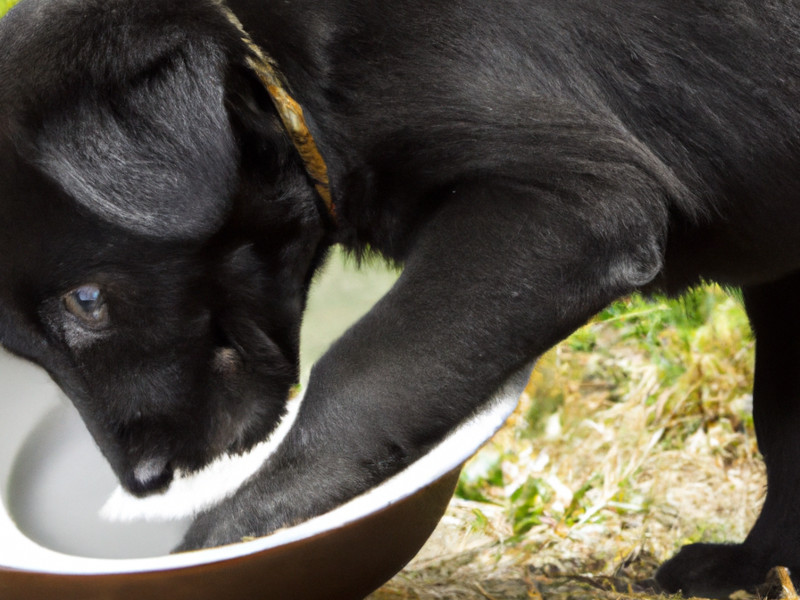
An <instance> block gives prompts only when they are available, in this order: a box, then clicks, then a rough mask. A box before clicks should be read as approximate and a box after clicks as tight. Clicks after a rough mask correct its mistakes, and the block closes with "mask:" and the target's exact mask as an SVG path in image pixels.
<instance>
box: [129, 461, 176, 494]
mask: <svg viewBox="0 0 800 600" xmlns="http://www.w3.org/2000/svg"><path fill="white" fill-rule="evenodd" d="M126 479H127V481H126V485H125V487H126V488H128V491H129V492H131V493H132V494H133V495H134V496H146V495H147V494H152V493H154V492H160V491H163V490H165V489H166V488H167V486H169V484H170V482H172V468H171V467H170V464H169V460H168V459H167V458H166V457H163V456H156V457H148V458H143V459H142V460H140V461H139V462H138V463H137V464H136V466H134V467H133V469H132V470H131V472H130V475H129V476H128V477H127V478H126Z"/></svg>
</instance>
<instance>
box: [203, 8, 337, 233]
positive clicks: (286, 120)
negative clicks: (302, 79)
mask: <svg viewBox="0 0 800 600" xmlns="http://www.w3.org/2000/svg"><path fill="white" fill-rule="evenodd" d="M219 7H220V9H221V10H222V12H223V14H224V15H225V17H226V18H227V19H228V21H230V23H231V24H232V25H234V26H235V27H236V29H238V30H239V32H240V34H241V36H242V41H243V42H244V43H245V44H246V45H247V47H248V48H249V49H250V52H251V55H250V56H248V57H247V63H248V66H249V67H250V68H251V69H252V70H253V72H254V73H255V74H256V75H257V76H258V78H259V80H260V81H261V83H262V84H263V85H264V88H265V89H266V90H267V93H268V94H269V96H270V98H272V102H273V104H274V105H275V108H276V110H277V111H278V115H280V118H281V121H282V122H283V126H284V128H285V129H286V132H287V133H288V134H289V138H290V139H291V140H292V143H293V144H294V147H295V148H296V149H297V152H298V153H299V154H300V158H301V159H302V160H303V164H304V165H305V168H306V172H307V173H308V175H309V177H311V179H312V181H313V182H314V187H315V189H316V190H317V193H318V194H319V196H320V198H322V201H323V203H324V204H325V208H326V209H327V210H328V214H329V215H330V218H331V220H332V221H333V223H334V224H336V222H337V218H336V207H335V206H334V204H333V198H332V197H331V187H330V180H329V179H328V166H327V165H326V164H325V159H323V158H322V154H321V153H320V151H319V148H318V147H317V143H316V142H315V141H314V136H312V135H311V131H310V130H309V128H308V124H307V123H306V119H305V117H304V116H303V109H302V107H301V106H300V105H299V104H298V103H297V101H296V100H295V99H294V98H292V96H291V95H290V94H289V92H287V91H286V85H285V83H284V80H283V78H282V77H281V76H280V74H279V72H278V69H277V65H276V64H275V61H273V60H272V59H271V58H270V57H268V56H267V55H266V54H264V52H263V51H262V50H261V48H259V47H258V45H257V44H256V43H255V42H254V41H253V39H252V38H251V37H250V36H249V35H248V33H247V32H246V31H245V29H244V26H243V25H242V23H241V21H239V19H238V17H237V16H236V15H235V14H233V12H231V10H230V9H229V8H228V7H227V6H225V5H224V4H222V3H221V2H220V3H219Z"/></svg>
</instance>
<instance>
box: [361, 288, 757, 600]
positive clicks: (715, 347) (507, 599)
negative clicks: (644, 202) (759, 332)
mask: <svg viewBox="0 0 800 600" xmlns="http://www.w3.org/2000/svg"><path fill="white" fill-rule="evenodd" d="M687 304H689V306H688V309H689V313H690V316H689V317H688V318H684V317H682V316H680V314H681V313H680V312H679V309H681V308H682V307H681V306H678V305H676V304H675V303H668V302H667V301H664V300H662V301H659V302H656V303H654V304H648V303H645V302H644V301H642V300H641V299H636V298H635V299H632V300H630V301H628V302H627V303H626V304H624V305H617V306H615V307H613V308H612V309H611V310H609V311H606V313H604V314H603V315H601V316H600V317H599V319H598V321H596V322H593V323H592V324H590V325H588V326H587V327H585V328H583V329H582V330H581V331H579V332H578V333H577V334H576V335H575V336H573V337H572V338H570V340H567V341H566V342H564V343H562V344H561V345H559V346H558V347H557V348H555V349H554V350H553V351H551V352H550V353H549V354H548V355H546V356H545V357H544V358H543V359H542V360H541V361H540V363H539V366H538V367H537V370H536V371H535V373H534V375H533V377H532V379H531V383H530V385H529V387H528V390H527V392H526V394H525V396H524V397H523V398H522V401H521V402H520V406H519V408H518V410H517V411H516V413H515V415H514V416H513V417H512V418H511V419H510V421H509V423H508V424H507V425H506V427H505V428H504V429H503V430H502V431H501V432H500V433H499V434H498V435H497V436H496V437H495V438H494V439H493V440H492V442H491V443H490V444H488V445H487V446H486V447H485V448H484V449H483V450H482V451H481V452H480V453H479V454H478V455H477V456H476V457H475V458H474V459H473V460H472V461H471V462H470V463H468V465H467V466H466V468H465V469H464V473H463V475H462V481H461V484H460V489H459V494H460V497H456V498H455V499H454V500H453V501H452V503H451V506H450V508H449V510H448V512H447V515H446V516H445V518H444V519H443V520H442V523H441V524H440V526H439V528H438V529H437V531H436V533H435V534H434V536H433V537H432V538H431V540H430V542H429V543H428V545H427V546H426V547H425V548H424V549H423V551H422V552H421V553H420V555H419V556H418V557H417V558H416V559H415V560H414V561H413V562H412V563H411V564H410V565H409V567H408V568H407V569H406V570H404V571H403V572H402V573H401V574H399V575H398V576H397V577H395V578H394V579H393V580H392V581H391V582H389V583H388V584H387V585H386V586H384V587H383V588H382V589H381V590H379V591H378V592H376V593H375V594H373V596H371V599H372V600H400V599H424V600H433V599H454V600H455V599H458V600H471V599H476V600H477V599H481V600H485V599H498V600H499V599H504V600H515V599H517V598H520V599H522V598H526V599H527V598H550V599H554V600H555V599H559V600H560V599H567V598H609V599H611V598H614V599H618V598H653V597H655V596H652V595H648V594H647V593H646V592H643V591H641V590H642V588H641V587H640V585H639V583H640V582H641V581H642V580H645V579H647V578H648V577H651V576H652V574H653V572H654V570H655V568H656V566H657V565H658V563H660V562H661V561H663V560H665V559H666V558H668V557H669V556H670V555H672V554H673V553H674V552H675V551H676V550H677V549H678V548H679V547H680V546H681V545H683V544H686V543H690V542H696V541H724V540H731V541H733V540H741V539H742V538H743V537H744V535H745V534H746V533H747V531H748V529H749V527H750V525H751V524H752V522H753V520H754V519H755V517H756V516H757V513H758V509H759V507H760V504H761V500H762V494H763V489H764V474H763V467H762V464H761V462H760V459H759V457H758V453H757V449H756V443H755V435H754V433H753V429H752V416H751V411H750V404H751V400H750V399H751V396H750V389H751V384H752V374H753V373H752V371H753V367H752V365H753V341H752V338H751V335H750V332H749V329H748V327H747V322H746V317H745V316H744V313H743V310H742V308H741V306H740V305H739V303H738V302H737V301H736V300H735V299H733V298H729V297H727V296H726V295H725V294H723V293H722V292H721V291H720V290H718V289H714V288H710V289H705V290H701V291H699V292H697V293H696V294H695V295H694V296H693V297H692V298H690V300H689V301H688V303H687ZM712 305H713V307H714V310H709V308H710V307H711V306H712ZM740 597H747V596H746V595H741V594H740Z"/></svg>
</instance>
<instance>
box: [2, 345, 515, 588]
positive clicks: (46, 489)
mask: <svg viewBox="0 0 800 600" xmlns="http://www.w3.org/2000/svg"><path fill="white" fill-rule="evenodd" d="M527 375H528V370H525V371H523V372H520V373H519V374H518V375H517V376H515V377H513V378H512V379H511V380H510V381H509V382H508V383H507V384H506V386H505V387H504V388H503V390H501V391H500V392H498V394H497V396H496V398H495V399H494V400H493V401H492V402H491V403H489V404H488V405H487V407H486V408H485V409H484V410H483V411H482V412H481V413H480V414H478V415H477V416H476V417H475V418H474V419H472V420H471V421H470V422H468V423H466V424H464V425H463V426H461V427H460V428H459V429H458V430H456V431H454V432H453V433H452V434H451V435H450V436H449V437H448V438H447V439H446V440H444V441H443V442H442V443H441V444H440V445H439V446H437V447H436V448H434V449H433V450H432V451H431V452H430V453H428V454H427V455H426V456H424V457H423V458H422V459H420V460H419V461H417V462H416V463H414V464H413V465H411V466H410V467H409V468H408V469H406V470H405V471H403V472H402V473H400V474H398V475H397V476H395V477H394V478H392V479H390V480H388V481H386V482H384V483H383V484H381V485H380V486H377V487H376V488H374V489H373V490H371V491H369V492H368V493H366V494H364V495H362V496H359V497H358V498H355V499H354V500H351V501H350V502H348V503H347V504H345V505H343V506H341V507H339V508H337V509H335V510H333V511H331V512H329V513H327V514H325V515H322V516H320V517H316V518H314V519H311V520H309V521H307V522H305V523H302V524H300V525H297V526H295V527H291V528H288V529H283V530H281V531H278V532H276V533H275V534H272V535H270V536H267V537H264V538H259V539H257V540H253V541H250V542H244V543H241V544H233V545H230V546H224V547H221V548H213V549H209V550H203V551H200V552H192V553H185V554H176V555H170V554H168V552H169V550H170V549H171V548H172V547H174V546H175V545H176V544H177V543H178V541H180V538H181V535H182V533H183V531H185V528H186V527H187V526H188V521H187V520H186V519H184V520H182V521H176V522H167V523H165V522H158V523H152V522H141V521H137V522H133V523H114V522H109V521H107V520H104V519H102V518H100V517H99V515H98V512H99V509H100V507H101V506H102V505H103V503H104V502H105V501H106V499H107V498H108V496H109V494H110V493H111V492H112V490H113V489H114V488H115V487H116V480H115V478H114V476H113V474H112V473H111V469H110V468H109V467H108V465H107V464H106V463H105V460H104V459H103V457H102V456H101V454H100V452H99V450H98V449H97V448H96V446H95V445H94V443H93V441H92V439H91V437H90V436H89V433H88V432H87V431H86V429H85V427H84V426H83V423H82V422H81V421H80V419H79V417H78V416H77V413H76V412H75V411H74V409H73V408H72V407H71V406H70V405H68V404H67V403H66V401H65V400H62V399H61V395H60V392H59V391H58V389H57V388H56V386H55V385H54V384H52V383H51V382H50V380H49V378H48V377H47V376H46V375H45V374H44V373H43V372H41V371H40V370H39V369H37V368H35V367H33V366H31V365H29V364H28V363H26V362H24V361H21V360H19V359H16V358H14V357H11V356H9V355H8V354H6V353H4V352H3V351H2V350H0V500H1V501H2V502H0V567H6V568H15V569H22V570H28V571H36V572H50V573H74V574H101V573H128V572H140V571H152V570H163V569H172V568H180V567H185V566H191V565H196V564H203V563H210V562H217V561H220V560H226V559H229V558H234V557H238V556H243V555H247V554H250V553H253V552H258V551H260V550H265V549H267V548H273V547H277V546H280V545H282V544H286V543H289V542H292V541H296V540H300V539H304V538H307V537H311V536H313V535H315V534H318V533H321V532H323V531H328V530H332V529H335V528H337V527H341V526H342V525H344V524H346V523H349V522H352V521H355V520H358V519H359V518H362V517H363V516H365V515H367V514H370V513H372V512H374V511H377V510H379V509H381V508H384V507H386V506H388V505H390V504H392V503H393V502H395V501H397V500H399V499H400V498H404V497H407V496H408V495H410V494H412V493H413V492H414V491H416V490H419V489H420V488H422V487H424V486H425V485H427V484H429V483H431V482H432V481H435V480H437V479H438V478H440V477H442V476H443V475H445V474H447V473H449V472H450V471H452V470H453V469H454V468H457V467H458V466H460V465H461V464H462V463H463V462H464V461H465V460H467V459H468V458H469V457H470V456H471V455H472V454H473V453H474V452H475V451H476V450H477V449H478V448H479V447H480V446H481V445H482V444H483V443H484V442H485V441H486V440H487V439H489V438H490V437H491V435H492V434H493V433H494V432H495V431H496V430H497V429H498V428H499V427H500V426H501V425H502V424H503V422H504V421H505V419H506V418H507V417H508V415H509V414H510V413H511V412H512V411H513V409H514V407H515V406H516V402H517V399H518V397H519V395H520V393H521V391H522V389H523V388H524V385H525V382H526V381H527Z"/></svg>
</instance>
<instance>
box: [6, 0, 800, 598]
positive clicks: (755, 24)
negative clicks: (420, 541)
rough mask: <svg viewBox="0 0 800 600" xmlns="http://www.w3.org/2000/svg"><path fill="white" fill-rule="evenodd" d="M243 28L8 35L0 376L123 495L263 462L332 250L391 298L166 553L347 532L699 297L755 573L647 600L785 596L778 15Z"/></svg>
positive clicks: (790, 119)
mask: <svg viewBox="0 0 800 600" xmlns="http://www.w3.org/2000/svg"><path fill="white" fill-rule="evenodd" d="M228 7H229V8H226V7H225V6H223V5H221V4H220V3H218V2H216V1H214V0H171V1H170V2H162V1H161V0H23V2H22V3H21V4H20V5H18V7H17V8H16V9H14V10H12V11H11V13H10V14H9V15H8V16H7V17H6V18H5V19H3V20H2V21H0V49H2V51H0V342H2V344H3V345H4V346H6V347H7V348H9V349H10V350H11V351H13V352H16V353H17V354H19V355H22V356H25V357H28V358H30V359H32V360H34V361H36V362H37V363H39V364H41V365H42V366H44V367H45V368H46V369H47V370H48V371H49V372H50V373H51V374H52V376H53V377H54V379H55V380H56V381H57V382H58V383H59V384H60V385H61V386H62V387H63V388H64V389H65V390H66V392H67V393H68V394H69V395H70V397H71V398H72V399H73V401H74V403H75V405H76V406H77V407H78V410H79V411H80V412H81V414H82V416H83V418H84V419H85V421H86V423H87V425H88V427H89V428H90V430H91V432H92V434H93V435H94V437H95V439H96V440H97V442H98V444H99V445H100V447H101V448H102V450H103V452H104V453H105V455H106V457H107V458H108V460H109V461H110V463H111V464H112V466H113V468H114V469H115V471H116V472H117V474H118V475H119V477H120V479H121V481H122V482H123V484H124V485H125V486H126V487H127V488H128V489H129V490H131V491H133V492H134V493H138V494H146V493H150V492H153V491H157V490H161V489H163V488H164V487H165V486H166V485H167V484H168V483H169V481H170V479H171V477H172V474H173V471H174V470H175V469H178V468H180V469H183V470H192V469H196V468H198V467H201V466H202V465H204V464H206V463H207V462H208V461H209V460H211V459H212V458H214V457H215V456H217V455H219V454H220V453H224V452H238V451H241V450H243V449H246V448H248V447H250V446H252V445H253V444H254V443H255V442H256V441H257V440H260V439H262V438H263V437H265V435H266V434H267V433H268V432H269V431H270V430H271V429H272V428H273V426H274V424H275V422H276V420H277V419H278V418H279V417H280V415H281V414H282V412H283V410H284V404H285V398H286V396H287V391H288V389H289V386H290V385H291V384H292V382H294V381H295V379H296V377H297V346H298V329H299V324H300V318H301V315H302V312H303V307H304V303H305V297H306V292H307V289H308V286H309V282H310V280H311V278H312V275H313V273H314V270H315V268H316V267H318V266H319V265H320V263H321V262H322V260H323V259H324V256H325V254H326V250H327V249H328V248H329V247H330V246H331V245H333V244H341V245H343V246H344V247H346V248H348V249H350V250H351V251H353V252H355V253H356V254H358V255H363V254H364V253H367V252H376V253H379V254H381V255H382V256H384V257H385V258H386V259H388V260H390V261H393V262H395V263H399V264H403V265H404V267H405V268H404V271H403V274H402V276H401V278H400V280H399V281H398V283H397V285H396V286H395V287H394V288H393V289H392V290H391V291H390V292H389V293H388V294H387V295H386V297H385V298H383V299H382V300H381V301H380V302H379V303H378V305H377V306H376V307H375V308H374V309H373V310H372V311H371V312H370V313H369V314H368V315H367V316H366V317H365V318H364V319H363V320H361V321H360V322H359V323H358V324H357V325H355V326H354V327H353V328H352V329H351V330H350V331H349V332H348V333H347V334H345V335H344V336H343V338H342V339H341V340H339V341H338V342H337V343H336V344H335V345H334V346H333V347H332V348H331V350H330V351H329V352H328V353H327V355H326V356H325V357H324V358H323V359H322V360H321V361H320V362H319V364H318V365H317V366H316V368H315V369H314V371H313V373H312V377H311V381H310V383H309V386H308V390H307V394H306V400H305V402H304V405H303V408H302V411H301V414H300V416H299V418H298V423H297V425H296V426H295V428H294V429H293V431H292V432H291V433H290V434H289V437H288V440H287V442H286V443H285V444H284V445H283V446H282V448H281V450H280V451H279V452H278V453H277V454H276V455H275V456H274V457H273V458H271V459H270V460H269V461H268V463H267V464H265V465H264V467H263V468H262V470H261V471H260V473H259V474H258V475H257V476H256V477H255V478H253V479H252V480H251V481H249V482H248V483H246V484H245V485H244V486H243V487H242V488H241V489H240V490H239V492H238V493H237V494H236V495H235V496H234V497H233V498H232V499H230V500H229V501H227V502H225V503H224V504H222V505H220V506H219V507H218V508H216V509H214V510H212V511H210V512H209V513H207V514H205V515H202V516H201V517H200V518H199V519H198V520H197V521H196V523H195V524H194V526H193V527H192V529H191V530H190V532H189V533H188V535H187V538H186V540H185V542H184V546H183V547H185V548H191V547H201V546H208V545H213V544H220V543H225V542H232V541H236V540H238V539H239V538H241V537H242V536H244V535H254V534H256V535H257V534H264V533H266V532H268V531H271V530H273V529H275V528H277V527H280V526H282V525H284V524H286V523H291V522H295V521H298V520H301V519H305V518H307V517H309V516H311V515H314V514H317V513H320V512H322V511H325V510H327V509H329V508H331V507H333V506H335V505H336V504H337V503H340V502H342V501H343V500H345V499H348V498H350V497H352V496H353V495H355V494H358V493H359V492H361V491H363V490H364V489H366V488H368V487H370V486H372V485H373V484H375V483H376V482H379V481H381V480H383V479H384V478H386V477H388V476H390V475H392V474H393V473H395V472H397V471H398V470H400V469H402V468H403V467H404V466H405V465H407V464H409V463H410V462H411V461H413V460H415V459H416V458H417V457H419V456H420V455H421V454H422V453H424V452H425V451H426V449H427V448H429V447H430V446H431V445H432V444H435V443H436V442H437V440H439V439H440V438H441V437H442V436H443V435H445V434H446V433H447V432H448V431H449V430H450V429H451V428H453V427H454V426H455V425H456V424H458V423H459V422H461V421H463V420H464V419H465V418H467V417H468V416H469V415H471V414H472V413H473V412H474V411H475V410H476V408H477V407H479V406H480V405H481V404H482V403H483V402H484V401H485V400H486V399H487V398H489V397H490V395H491V394H492V392H493V391H494V390H495V389H496V388H497V387H498V386H499V385H500V384H501V382H503V381H504V380H505V379H506V378H507V377H509V375H510V374H512V373H513V372H515V371H517V370H518V369H520V368H522V367H523V365H525V364H527V363H528V362H530V361H531V360H532V359H533V358H535V357H536V356H538V355H540V354H541V353H543V352H544V351H545V350H546V349H547V348H548V347H550V346H551V345H553V344H554V343H556V342H557V341H558V340H560V339H562V338H563V337H565V336H566V335H567V334H569V333H570V332H571V331H572V330H574V329H575V328H576V327H578V326H579V325H581V324H582V323H584V322H585V321H586V320H587V318H589V317H590V316H591V315H592V314H594V313H595V312H596V311H598V310H599V309H601V308H602V307H603V306H605V305H606V304H607V303H608V302H610V301H611V300H613V299H615V298H617V297H619V296H620V295H623V294H628V293H630V292H632V291H634V290H640V289H642V290H645V291H647V290H654V289H658V290H664V291H666V292H669V293H679V292H680V291H682V290H683V289H685V288H686V287H687V286H690V285H692V284H695V283H697V282H699V281H701V280H703V279H708V280H715V281H718V282H721V283H723V284H727V285H734V286H742V287H743V288H744V292H745V293H744V296H745V301H746V306H747V310H748V313H749V315H750V317H751V319H752V322H753V325H754V328H755V331H756V334H757V343H758V358H757V381H756V389H755V419H756V428H757V433H758V439H759V444H760V448H761V451H762V453H763V454H764V457H765V459H766V462H767V474H768V480H769V488H768V494H767V498H766V504H765V506H764V508H763V511H762V514H761V516H760V518H759V519H758V521H757V523H756V524H755V526H754V528H753V530H752V532H751V534H750V535H749V536H748V538H747V539H746V540H745V542H744V543H742V544H737V545H707V544H696V545H692V546H689V547H687V548H684V549H683V550H682V551H681V552H680V553H679V554H678V555H677V556H676V557H675V558H673V559H672V560H671V561H669V562H668V563H667V564H666V565H664V566H663V567H662V568H661V570H660V571H659V573H658V581H659V582H660V583H661V584H662V586H663V587H664V588H665V589H667V590H677V589H682V590H683V591H684V592H685V593H691V594H701V593H702V594H712V593H716V594H723V593H726V592H727V591H729V590H732V589H737V588H740V587H749V586H752V585H754V584H756V583H757V582H760V581H762V579H763V577H764V575H765V573H766V572H767V570H768V569H769V568H770V567H772V566H773V565H777V564H781V565H786V566H789V567H793V568H795V570H796V571H798V572H800V505H799V504H798V503H797V502H796V500H795V490H796V489H797V487H798V484H800V467H799V466H798V465H799V464H800V442H796V441H794V440H795V438H796V437H797V435H796V432H797V430H798V428H800V408H798V400H799V399H800V398H798V396H800V383H799V382H798V381H800V380H798V378H797V376H796V372H797V368H798V367H800V343H799V342H798V339H800V312H798V311H797V310H796V306H795V304H796V301H797V299H798V297H800V240H799V239H798V238H799V237H800V129H798V125H800V66H799V65H800V59H799V58H798V55H797V49H798V48H800V28H798V25H797V23H798V22H800V8H798V6H797V4H796V3H794V2H788V1H786V2H781V1H776V2H769V3H765V2H761V1H757V0H728V1H722V0H702V1H701V0H687V1H686V2H681V3H678V4H676V3H675V2H670V1H666V0H655V1H649V2H642V1H638V2H637V1H634V0H608V1H606V2H588V1H587V2H582V1H562V2H549V1H544V0H542V1H539V0H498V1H497V2H481V1H478V0H462V1H459V2H452V1H444V0H402V1H399V2H376V1H375V0H325V1H319V0H317V1H313V0H294V1H292V2H277V1H271V2H267V1H261V0H231V1H230V2H228ZM229 9H230V10H229ZM231 11H232V12H231ZM295 102H296V103H298V104H299V106H301V107H302V112H301V110H300V109H299V107H298V105H296V104H295Z"/></svg>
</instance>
